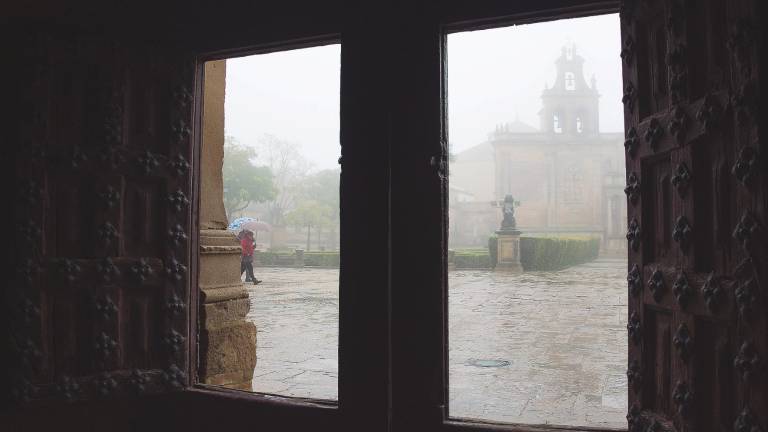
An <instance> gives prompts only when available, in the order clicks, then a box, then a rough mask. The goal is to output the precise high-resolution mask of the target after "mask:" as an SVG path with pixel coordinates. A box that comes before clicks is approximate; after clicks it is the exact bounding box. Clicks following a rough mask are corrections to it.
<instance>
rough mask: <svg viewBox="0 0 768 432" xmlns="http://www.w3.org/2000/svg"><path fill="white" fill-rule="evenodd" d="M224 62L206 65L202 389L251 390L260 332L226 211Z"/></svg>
mask: <svg viewBox="0 0 768 432" xmlns="http://www.w3.org/2000/svg"><path fill="white" fill-rule="evenodd" d="M225 77H226V61H224V60H221V61H215V62H208V63H206V65H205V87H204V90H203V144H202V149H201V160H200V183H201V184H200V190H201V196H200V278H199V284H200V350H199V355H200V366H199V370H198V372H199V376H198V378H199V381H200V382H201V383H204V384H214V385H222V386H226V387H229V388H237V389H242V390H251V381H252V379H253V369H254V367H255V366H256V326H255V325H254V324H253V323H251V322H248V321H246V315H247V314H248V311H249V309H250V306H251V304H250V300H249V298H248V292H247V291H246V289H245V287H244V286H243V283H242V282H241V281H240V243H239V242H238V241H237V239H236V238H235V235H234V234H233V233H231V232H229V231H227V216H226V213H225V211H224V200H223V196H224V182H223V178H222V173H221V169H222V164H223V161H224V86H225Z"/></svg>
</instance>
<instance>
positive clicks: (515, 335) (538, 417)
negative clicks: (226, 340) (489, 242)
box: [247, 259, 627, 427]
mask: <svg viewBox="0 0 768 432" xmlns="http://www.w3.org/2000/svg"><path fill="white" fill-rule="evenodd" d="M256 270H257V272H256V273H257V276H258V277H259V278H260V279H262V280H263V282H262V284H260V285H257V286H252V285H247V287H248V290H249V294H250V298H251V303H252V306H251V311H250V313H249V315H248V319H250V320H252V321H253V322H254V323H255V324H256V327H257V331H258V343H257V357H258V360H257V364H256V369H255V370H254V378H253V390H254V391H257V392H263V393H276V394H281V395H285V396H296V397H309V398H318V399H332V400H333V399H336V398H337V397H338V387H337V381H338V360H337V359H338V355H337V347H338V270H333V269H306V268H305V269H293V268H257V269H256ZM625 278H626V260H621V259H617V260H598V261H595V262H593V263H590V264H586V265H581V266H576V267H572V268H569V269H566V270H562V271H559V272H531V273H523V274H518V275H504V274H499V273H493V272H489V271H454V272H451V273H450V274H449V383H450V385H449V398H450V400H449V412H450V415H451V416H452V417H462V418H481V419H484V420H490V421H500V422H514V423H532V424H557V425H574V426H602V427H626V420H625V418H624V416H625V414H626V405H627V382H626V375H625V374H624V372H625V369H626V358H627V342H626V341H627V339H626V316H627V312H626V311H627V299H626V289H625V285H626V279H625ZM477 360H504V361H507V362H509V364H508V365H506V366H501V367H479V366H476V365H474V364H475V361H477Z"/></svg>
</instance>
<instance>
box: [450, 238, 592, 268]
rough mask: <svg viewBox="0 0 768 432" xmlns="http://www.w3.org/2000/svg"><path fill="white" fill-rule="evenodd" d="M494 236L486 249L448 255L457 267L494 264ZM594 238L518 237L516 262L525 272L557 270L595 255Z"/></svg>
mask: <svg viewBox="0 0 768 432" xmlns="http://www.w3.org/2000/svg"><path fill="white" fill-rule="evenodd" d="M497 251H498V238H497V237H496V236H491V237H489V238H488V249H487V250H485V249H463V250H451V251H449V252H448V257H449V260H451V262H453V264H454V266H455V268H457V269H487V268H494V267H496V263H497V256H496V255H497ZM599 251H600V239H599V238H597V237H520V263H521V264H522V265H523V269H524V270H525V271H541V270H550V271H551V270H561V269H564V268H566V267H570V266H574V265H577V264H583V263H586V262H589V261H592V260H594V259H595V258H597V254H598V253H599Z"/></svg>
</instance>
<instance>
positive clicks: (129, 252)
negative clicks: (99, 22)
mask: <svg viewBox="0 0 768 432" xmlns="http://www.w3.org/2000/svg"><path fill="white" fill-rule="evenodd" d="M61 35H62V34H61V33H57V37H56V38H51V37H47V36H45V35H40V34H35V35H32V36H30V37H28V38H27V39H26V41H27V43H26V45H25V46H24V49H25V52H26V53H27V56H26V57H25V58H26V63H24V64H22V65H20V67H24V68H26V71H27V72H28V73H25V74H23V76H25V77H26V78H25V79H27V80H28V81H27V82H24V83H19V85H25V86H28V88H29V89H30V90H31V93H30V95H29V103H28V104H26V105H24V106H23V107H22V110H23V112H22V114H21V115H20V117H21V118H22V119H23V121H22V122H21V124H20V125H19V127H20V129H21V130H20V136H21V139H22V140H23V141H24V143H25V145H24V146H23V149H22V150H21V151H20V155H19V157H18V160H17V163H16V166H17V169H18V172H17V175H18V177H19V178H21V179H23V181H22V183H23V184H24V185H25V186H24V187H23V189H22V190H21V193H20V195H21V196H20V200H19V204H20V205H19V206H18V211H17V213H16V215H15V216H16V220H17V224H18V229H17V245H18V248H17V251H16V268H17V269H18V271H17V274H16V276H15V277H14V278H13V284H12V286H11V289H10V291H9V295H10V297H11V301H10V302H9V305H10V307H11V310H9V312H10V314H9V315H10V316H12V317H13V320H12V337H11V339H12V344H13V348H14V351H13V352H14V357H13V361H12V363H13V365H14V368H15V369H14V372H13V375H14V376H15V377H16V378H17V379H16V382H15V383H14V388H13V390H12V392H13V394H14V396H15V397H16V398H17V399H19V400H22V401H30V400H38V399H57V398H59V399H65V400H79V399H90V398H95V397H112V396H114V395H120V394H133V393H136V392H145V391H166V390H169V389H178V388H183V387H184V386H186V385H188V383H189V377H188V368H189V352H188V351H189V350H188V338H189V329H190V322H189V313H190V311H189V308H188V307H187V302H188V299H189V297H190V280H189V276H190V275H189V274H188V273H189V271H188V269H189V268H190V256H191V254H190V250H191V249H190V245H191V241H192V240H193V232H192V225H191V220H192V209H191V205H190V199H191V198H190V197H191V194H192V181H191V166H190V164H191V161H192V155H193V153H192V137H191V125H192V121H193V118H194V113H193V107H194V104H193V103H192V94H193V91H194V89H195V76H196V62H195V61H194V59H193V58H192V57H189V56H186V57H185V56H183V55H181V54H180V53H178V52H176V51H175V50H173V49H164V48H157V47H145V46H126V45H122V44H121V43H116V42H114V41H103V40H99V39H97V38H90V37H87V36H82V35H76V34H71V35H69V37H68V38H63V37H61Z"/></svg>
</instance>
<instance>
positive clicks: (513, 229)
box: [496, 195, 523, 273]
mask: <svg viewBox="0 0 768 432" xmlns="http://www.w3.org/2000/svg"><path fill="white" fill-rule="evenodd" d="M516 204H517V203H515V199H514V198H513V197H512V195H507V196H506V197H504V201H503V203H502V205H501V211H502V214H503V215H504V219H503V220H502V221H501V229H499V230H498V231H496V234H498V237H499V241H498V244H497V248H498V249H497V253H498V255H497V256H498V262H497V264H496V270H497V271H505V272H514V273H518V272H522V271H523V266H522V265H521V264H520V230H518V229H517V221H515V205H516Z"/></svg>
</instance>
